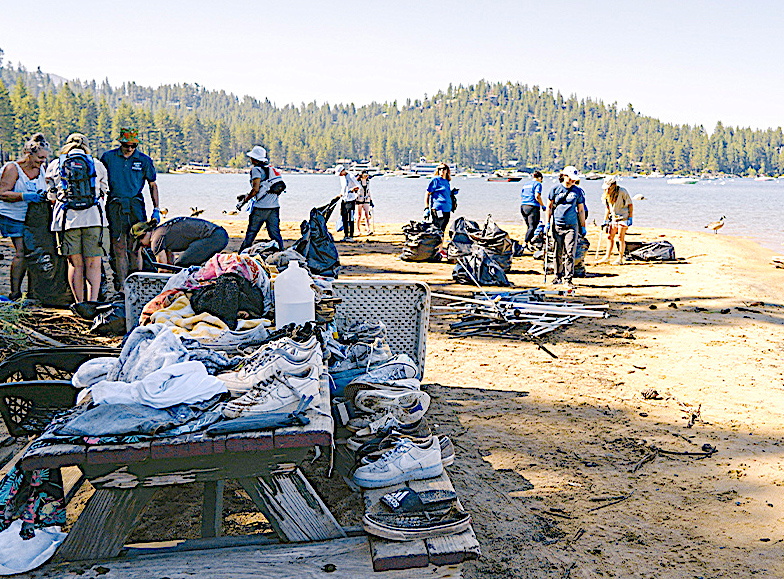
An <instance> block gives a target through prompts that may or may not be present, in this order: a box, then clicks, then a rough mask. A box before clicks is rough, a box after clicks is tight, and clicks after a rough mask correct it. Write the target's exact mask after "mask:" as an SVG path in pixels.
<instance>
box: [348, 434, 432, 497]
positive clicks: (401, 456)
mask: <svg viewBox="0 0 784 579" xmlns="http://www.w3.org/2000/svg"><path fill="white" fill-rule="evenodd" d="M442 472H444V465H443V463H442V462H441V444H440V442H439V440H438V437H437V436H434V437H433V440H432V441H431V442H430V444H429V445H428V446H425V447H422V446H418V445H416V444H414V443H413V442H411V441H410V440H408V439H402V440H401V441H400V442H399V443H398V444H397V445H395V447H394V448H393V449H392V450H390V451H389V452H386V453H384V454H383V455H382V456H381V458H379V459H378V460H377V461H376V462H372V463H370V464H366V465H363V466H360V467H359V468H358V469H357V470H355V471H354V476H353V480H354V483H355V484H356V485H357V486H359V487H362V488H366V489H373V488H379V487H386V486H391V485H395V484H398V483H402V482H406V481H410V480H420V479H426V478H434V477H437V476H439V475H440V474H441V473H442Z"/></svg>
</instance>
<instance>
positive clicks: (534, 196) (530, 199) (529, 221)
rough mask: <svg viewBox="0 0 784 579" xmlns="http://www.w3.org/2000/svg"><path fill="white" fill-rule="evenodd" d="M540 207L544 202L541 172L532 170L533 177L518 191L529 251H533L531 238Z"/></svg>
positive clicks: (534, 230) (541, 207)
mask: <svg viewBox="0 0 784 579" xmlns="http://www.w3.org/2000/svg"><path fill="white" fill-rule="evenodd" d="M541 209H544V203H543V202H542V173H541V172H540V171H534V176H533V179H531V181H529V182H528V183H526V184H525V185H523V190H522V191H521V192H520V213H522V215H523V220H524V221H525V223H526V225H528V231H526V232H525V246H526V248H527V249H528V250H529V251H533V248H532V247H531V240H533V238H534V234H535V233H536V227H537V226H538V225H539V218H540V210H541Z"/></svg>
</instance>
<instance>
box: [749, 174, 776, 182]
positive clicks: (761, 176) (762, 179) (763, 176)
mask: <svg viewBox="0 0 784 579" xmlns="http://www.w3.org/2000/svg"><path fill="white" fill-rule="evenodd" d="M754 180H755V181H775V180H776V178H775V177H769V176H768V175H760V176H759V177H755V178H754Z"/></svg>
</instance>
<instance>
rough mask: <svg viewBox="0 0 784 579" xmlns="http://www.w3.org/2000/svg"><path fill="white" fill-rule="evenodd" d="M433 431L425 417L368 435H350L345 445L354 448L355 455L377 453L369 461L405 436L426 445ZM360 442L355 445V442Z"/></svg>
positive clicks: (361, 455)
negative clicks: (412, 422)
mask: <svg viewBox="0 0 784 579" xmlns="http://www.w3.org/2000/svg"><path fill="white" fill-rule="evenodd" d="M432 436H433V433H432V431H431V430H430V425H429V424H428V423H427V418H423V419H422V420H420V421H419V422H416V423H414V424H401V425H400V426H397V427H394V428H392V429H390V430H388V431H386V432H377V433H376V434H375V435H372V436H368V437H361V436H356V435H355V436H352V437H351V438H350V439H349V440H348V443H349V444H347V446H349V448H351V447H352V446H353V447H356V448H351V450H355V452H356V456H357V457H360V458H361V457H364V456H369V455H370V454H373V453H377V454H376V456H374V457H373V459H372V460H371V461H370V462H373V461H375V460H376V459H378V458H380V457H381V455H382V454H384V453H385V452H386V451H387V450H389V449H390V448H392V447H393V446H395V444H396V443H397V442H398V441H400V440H402V439H403V438H407V439H409V440H410V441H412V442H415V443H417V444H420V445H422V444H424V445H427V444H429V443H430V439H431V438H432ZM358 443H359V444H360V445H359V446H357V444H358Z"/></svg>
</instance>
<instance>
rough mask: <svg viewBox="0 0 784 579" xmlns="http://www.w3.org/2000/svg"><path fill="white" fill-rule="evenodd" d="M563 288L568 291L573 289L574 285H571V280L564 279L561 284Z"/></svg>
mask: <svg viewBox="0 0 784 579" xmlns="http://www.w3.org/2000/svg"><path fill="white" fill-rule="evenodd" d="M563 286H564V287H565V288H566V289H569V290H573V289H574V288H575V285H574V284H573V283H572V280H570V279H565V280H564V282H563Z"/></svg>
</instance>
